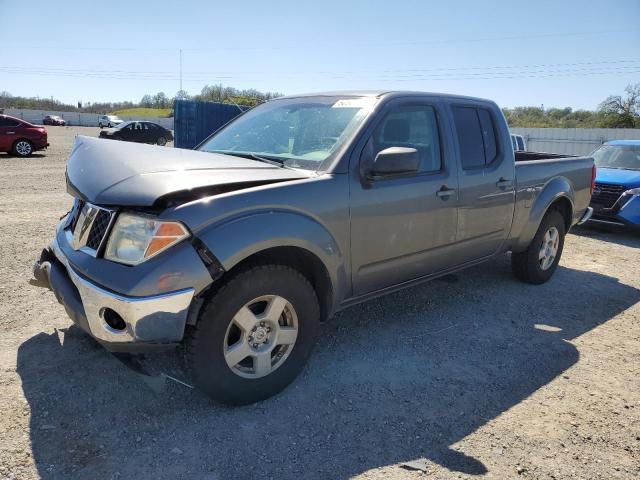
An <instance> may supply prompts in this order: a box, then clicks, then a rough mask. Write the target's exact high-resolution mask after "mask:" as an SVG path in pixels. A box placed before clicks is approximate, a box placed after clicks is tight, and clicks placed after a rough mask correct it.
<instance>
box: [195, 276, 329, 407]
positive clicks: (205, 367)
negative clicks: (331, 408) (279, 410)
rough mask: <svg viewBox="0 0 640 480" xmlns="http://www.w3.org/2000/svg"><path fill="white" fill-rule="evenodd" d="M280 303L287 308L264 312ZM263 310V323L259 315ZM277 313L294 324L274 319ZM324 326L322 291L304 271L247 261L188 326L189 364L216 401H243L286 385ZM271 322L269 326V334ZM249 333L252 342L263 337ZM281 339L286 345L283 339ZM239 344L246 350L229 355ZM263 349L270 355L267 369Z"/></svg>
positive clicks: (200, 385)
mask: <svg viewBox="0 0 640 480" xmlns="http://www.w3.org/2000/svg"><path fill="white" fill-rule="evenodd" d="M272 297H273V298H272ZM276 299H280V300H276ZM256 301H257V303H256ZM285 303H286V304H285ZM278 305H280V306H281V307H282V313H281V314H280V315H279V316H278V315H271V316H270V315H269V314H267V310H268V308H269V307H272V306H274V308H275V310H276V311H279V310H280V309H279V308H278ZM283 305H284V306H283ZM248 307H251V310H253V311H251V310H248ZM243 312H244V313H243ZM261 316H262V319H264V320H266V322H260V319H261ZM274 318H275V321H276V322H277V323H278V324H280V323H283V324H284V325H289V326H288V327H285V326H284V325H282V326H280V325H279V326H275V324H274V323H272V321H273V319H274ZM239 320H241V321H242V322H240V321H239ZM256 320H257V323H255V321H256ZM241 324H242V325H245V328H241V327H240V325H241ZM263 324H264V325H263ZM252 325H253V329H252V327H251V326H252ZM261 325H263V326H261ZM319 325H320V308H319V306H318V298H317V296H316V293H315V291H314V289H313V287H312V286H311V284H310V283H309V281H308V280H307V279H306V278H305V277H304V276H303V275H302V274H301V273H300V272H298V271H297V270H294V269H292V268H290V267H287V266H283V265H258V266H253V267H251V268H247V269H245V270H243V271H241V272H239V273H238V274H236V275H235V276H233V277H232V278H231V279H229V280H228V281H227V282H226V283H225V284H224V285H223V286H221V287H220V288H219V289H218V290H217V291H216V292H215V293H214V294H213V295H212V296H211V297H210V298H209V299H208V301H207V302H206V303H205V305H204V306H203V309H202V313H201V314H200V317H199V319H198V322H197V325H196V326H195V327H192V328H190V329H189V331H188V332H187V335H186V339H185V350H186V367H187V371H188V373H189V374H190V376H191V379H192V381H193V382H194V384H195V386H196V387H197V388H198V389H199V390H201V391H202V392H204V393H205V394H207V395H208V396H210V397H211V398H213V399H214V400H216V401H218V402H221V403H224V404H227V405H246V404H249V403H254V402H257V401H259V400H264V399H265V398H268V397H271V396H273V395H275V394H277V393H279V392H280V391H282V390H283V389H284V388H285V387H286V386H287V385H289V384H290V383H291V382H292V381H293V380H294V379H295V378H296V376H297V375H298V374H299V373H300V371H301V370H302V369H303V367H304V365H305V363H306V362H307V360H308V358H309V356H310V355H311V351H312V350H313V347H314V345H315V343H316V340H317V337H318V332H319ZM269 326H271V329H270V333H265V332H266V330H267V329H269ZM293 326H295V327H296V328H297V329H296V328H292V327H293ZM256 329H258V330H256ZM294 330H295V331H296V333H295V334H293V331H294ZM252 332H253V333H252ZM274 332H275V333H274ZM253 335H255V337H253ZM265 335H266V336H268V340H265ZM251 338H252V339H253V340H252V341H251V342H265V343H260V344H258V343H253V344H252V343H251V342H250V341H249V339H251ZM281 339H283V340H282V341H283V342H284V341H286V342H287V343H288V344H286V345H280V344H278V342H279V341H281ZM284 339H288V340H284ZM256 345H258V348H257V349H256ZM230 346H231V348H230ZM238 347H242V349H243V350H242V351H241V353H239V354H238V355H236V356H235V357H231V356H230V352H232V350H233V349H234V348H235V349H236V350H238ZM270 348H272V350H269V349H270ZM245 352H249V354H248V355H247V353H245ZM265 352H269V353H265ZM235 353H238V352H235ZM252 354H253V355H252ZM243 355H247V356H246V357H243ZM254 355H255V356H254ZM258 356H259V357H260V358H262V359H263V360H266V363H265V362H264V361H263V362H262V368H263V369H264V370H263V371H260V368H261V367H260V366H259V365H258V363H259V361H258V360H257V359H258ZM238 359H240V360H238ZM236 360H238V362H237V363H236ZM230 365H233V366H230ZM265 372H267V373H265Z"/></svg>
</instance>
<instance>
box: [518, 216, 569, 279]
mask: <svg viewBox="0 0 640 480" xmlns="http://www.w3.org/2000/svg"><path fill="white" fill-rule="evenodd" d="M554 232H555V235H556V236H557V237H556V236H554ZM565 234H566V228H565V223H564V217H563V216H562V214H561V213H560V212H558V211H557V210H550V211H548V212H547V213H546V214H545V216H544V217H543V219H542V222H540V226H539V227H538V231H537V232H536V234H535V236H534V237H533V240H531V243H530V244H529V247H528V248H527V249H526V250H525V251H524V252H520V253H513V254H511V267H512V268H513V273H514V274H515V276H516V277H517V278H518V279H519V280H522V281H523V282H527V283H532V284H534V285H539V284H541V283H544V282H546V281H547V280H549V279H550V278H551V277H552V275H553V274H554V272H555V271H556V268H558V263H559V262H560V257H561V256H562V249H563V248H564V237H565ZM554 252H555V253H554ZM543 255H544V257H543Z"/></svg>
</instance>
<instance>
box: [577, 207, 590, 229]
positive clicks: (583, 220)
mask: <svg viewBox="0 0 640 480" xmlns="http://www.w3.org/2000/svg"><path fill="white" fill-rule="evenodd" d="M591 215H593V208H592V207H587V211H586V212H584V215H582V218H581V219H580V220H579V221H578V225H582V224H583V223H584V222H586V221H587V220H589V219H590V218H591Z"/></svg>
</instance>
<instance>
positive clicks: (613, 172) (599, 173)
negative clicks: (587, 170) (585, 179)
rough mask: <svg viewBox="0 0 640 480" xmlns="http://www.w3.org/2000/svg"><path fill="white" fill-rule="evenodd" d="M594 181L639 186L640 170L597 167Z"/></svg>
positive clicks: (630, 186)
mask: <svg viewBox="0 0 640 480" xmlns="http://www.w3.org/2000/svg"><path fill="white" fill-rule="evenodd" d="M596 182H602V183H613V184H616V185H624V186H625V187H628V188H637V187H640V170H625V169H622V168H606V167H598V169H597V170H596Z"/></svg>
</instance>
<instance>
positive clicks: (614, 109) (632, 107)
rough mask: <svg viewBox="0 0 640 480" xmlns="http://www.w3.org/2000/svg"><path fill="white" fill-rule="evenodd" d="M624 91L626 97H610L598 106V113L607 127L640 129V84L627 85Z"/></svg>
mask: <svg viewBox="0 0 640 480" xmlns="http://www.w3.org/2000/svg"><path fill="white" fill-rule="evenodd" d="M624 91H625V93H626V95H625V96H624V97H623V96H622V95H610V96H609V97H607V98H606V100H605V101H604V102H602V103H601V104H600V105H599V106H598V113H599V114H600V116H601V117H602V121H603V124H604V125H605V126H606V127H610V128H635V127H640V83H636V84H635V85H627V88H625V90H624Z"/></svg>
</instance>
